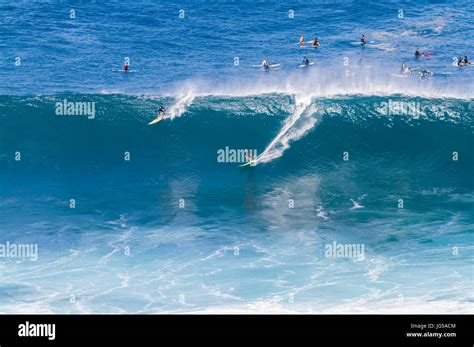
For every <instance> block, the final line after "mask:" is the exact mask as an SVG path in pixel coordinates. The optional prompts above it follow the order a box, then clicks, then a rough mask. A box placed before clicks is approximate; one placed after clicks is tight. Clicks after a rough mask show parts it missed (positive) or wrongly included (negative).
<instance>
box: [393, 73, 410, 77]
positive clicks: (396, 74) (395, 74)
mask: <svg viewBox="0 0 474 347" xmlns="http://www.w3.org/2000/svg"><path fill="white" fill-rule="evenodd" d="M392 76H394V77H398V78H407V77H408V76H409V75H404V74H399V73H393V74H392Z"/></svg>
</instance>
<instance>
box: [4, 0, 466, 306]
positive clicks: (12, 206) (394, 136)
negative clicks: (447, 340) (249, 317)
mask: <svg viewBox="0 0 474 347" xmlns="http://www.w3.org/2000/svg"><path fill="white" fill-rule="evenodd" d="M473 10H474V4H473V3H472V2H470V1H457V2H455V3H451V2H449V1H400V2H393V1H388V2H383V3H382V2H372V1H360V2H359V1H305V2H301V1H295V2H291V1H290V2H271V1H252V2H247V1H216V2H212V3H209V2H206V1H182V2H179V3H177V2H171V1H170V2H168V1H159V2H158V1H141V2H108V3H105V4H102V3H99V2H91V3H87V2H79V3H76V2H73V1H3V2H2V3H1V4H0V26H1V28H2V40H1V42H0V56H1V57H2V69H0V222H1V228H0V312H2V313H415V312H416V313H474V298H473V295H472V293H473V279H474V267H473V260H474V258H473V256H474V245H473V241H474V175H473V173H474V115H473V96H474V95H473V94H474V93H473V90H474V88H473V81H474V67H472V66H464V67H458V66H454V65H453V62H455V60H454V58H455V57H459V56H462V57H464V56H465V55H467V56H468V57H471V56H472V54H473V52H474V50H473V48H474V41H473V40H472V39H470V37H472V36H473V34H474V30H473V24H472V23H473V22H474V14H473V13H474V12H473ZM362 34H365V35H366V37H367V40H368V42H369V43H368V44H367V45H358V44H356V43H357V41H359V37H360V35H362ZM300 35H304V37H305V40H306V41H309V40H312V39H313V38H314V37H318V39H319V42H320V44H321V47H320V48H317V49H314V48H312V47H311V45H308V44H306V45H304V46H302V47H300V45H299V43H298V42H299V38H300ZM417 48H419V49H420V51H421V53H422V56H421V57H420V58H418V59H416V58H415V56H414V52H415V50H416V49H417ZM431 52H434V53H431ZM426 53H431V54H428V55H427V56H426V57H425V56H423V54H426ZM304 56H307V57H308V59H310V60H311V61H312V62H314V63H315V64H314V65H312V66H309V67H306V68H301V67H299V65H300V64H301V61H302V60H303V57H304ZM264 58H268V59H269V60H270V62H271V63H272V64H280V65H279V66H278V67H275V68H272V69H270V71H264V70H262V68H261V67H259V66H258V65H260V64H261V62H262V60H263V59H264ZM124 61H128V62H129V72H127V73H125V72H124V71H123V70H122V69H123V64H124ZM402 63H406V65H408V67H410V68H412V69H413V72H412V73H411V74H410V75H403V74H400V65H401V64H402ZM423 69H426V70H429V71H431V72H432V74H430V75H428V76H427V77H426V78H421V77H420V75H419V72H420V71H422V70H423ZM161 105H163V106H164V107H165V108H166V109H167V116H166V117H165V118H166V119H164V120H162V121H161V122H159V123H157V124H154V125H148V124H147V123H149V122H150V121H151V120H153V119H154V118H155V114H156V112H157V110H158V108H159V107H160V106H161ZM247 159H254V160H255V161H254V162H253V163H252V164H251V165H247V166H243V167H242V166H241V165H243V164H245V162H246V160H247ZM27 246H35V247H36V248H33V247H30V248H28V247H27ZM26 250H29V253H28V252H26ZM25 252H26V253H25ZM33 253H34V256H33Z"/></svg>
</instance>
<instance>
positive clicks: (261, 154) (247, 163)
mask: <svg viewBox="0 0 474 347" xmlns="http://www.w3.org/2000/svg"><path fill="white" fill-rule="evenodd" d="M262 156H263V153H260V154H259V155H257V157H256V158H255V159H253V160H250V161H248V162H246V163H244V164H242V165H240V167H245V166H250V165H252V164H257V162H258V161H259V160H260V159H261V157H262Z"/></svg>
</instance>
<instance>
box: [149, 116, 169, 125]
mask: <svg viewBox="0 0 474 347" xmlns="http://www.w3.org/2000/svg"><path fill="white" fill-rule="evenodd" d="M163 118H165V117H164V116H158V117H157V118H155V119H153V120H152V121H151V122H150V123H148V125H152V124H156V123H158V122H159V121H160V120H163Z"/></svg>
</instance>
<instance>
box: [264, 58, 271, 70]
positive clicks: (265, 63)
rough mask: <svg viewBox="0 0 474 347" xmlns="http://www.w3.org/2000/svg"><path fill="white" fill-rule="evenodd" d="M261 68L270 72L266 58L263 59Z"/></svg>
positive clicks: (268, 61)
mask: <svg viewBox="0 0 474 347" xmlns="http://www.w3.org/2000/svg"><path fill="white" fill-rule="evenodd" d="M262 67H263V69H264V70H270V60H268V58H265V59H263V61H262Z"/></svg>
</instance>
